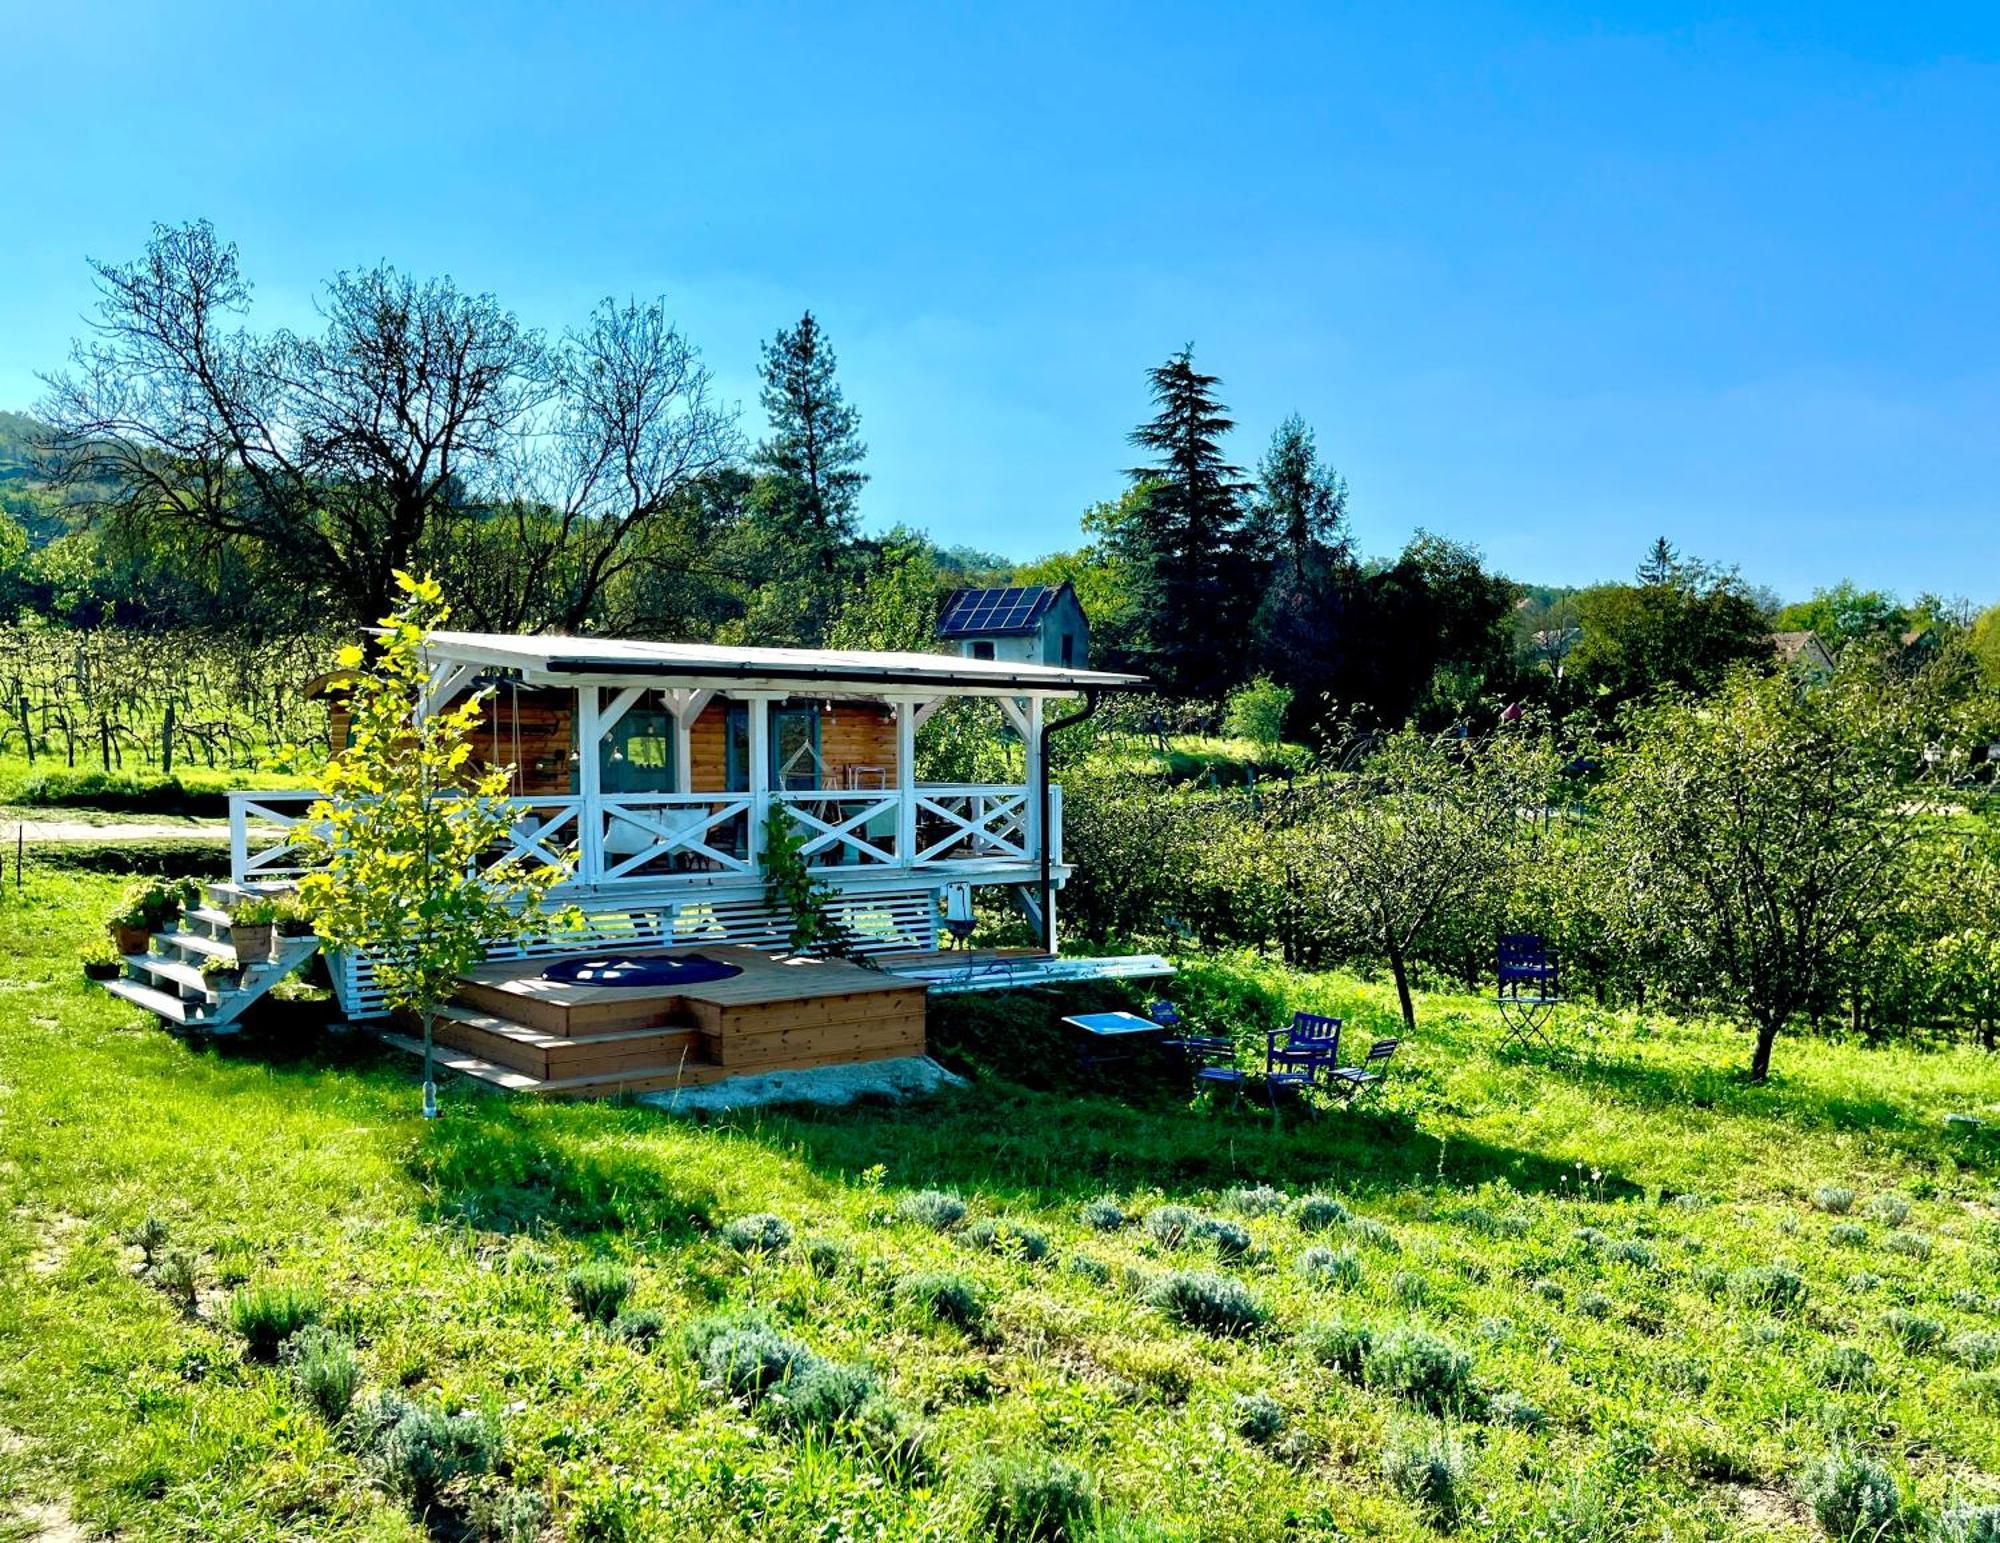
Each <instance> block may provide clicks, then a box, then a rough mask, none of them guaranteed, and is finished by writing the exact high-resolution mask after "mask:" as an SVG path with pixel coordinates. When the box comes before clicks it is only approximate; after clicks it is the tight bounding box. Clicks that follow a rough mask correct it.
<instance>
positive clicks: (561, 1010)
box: [398, 945, 926, 1097]
mask: <svg viewBox="0 0 2000 1543" xmlns="http://www.w3.org/2000/svg"><path fill="white" fill-rule="evenodd" d="M690 953H699V954H701V955H703V956H704V957H706V958H710V959H716V960H721V961H725V962H727V963H730V964H733V965H736V966H737V967H738V968H739V969H740V970H741V972H742V973H741V974H739V975H734V976H731V977H730V978H729V979H727V980H716V981H702V982H698V983H693V984H688V985H677V986H669V987H623V986H592V985H585V984H579V983H574V982H566V981H551V980H545V979H544V978H543V976H542V972H543V970H544V969H546V968H547V966H548V965H549V964H550V963H551V961H549V960H546V959H522V960H510V961H506V962H502V963H496V964H487V965H482V966H480V967H479V968H477V969H475V970H472V971H469V972H468V973H467V974H466V975H464V976H462V977H461V978H460V982H459V988H458V991H457V992H456V994H455V1000H454V1002H453V1003H452V1004H451V1005H450V1006H449V1007H448V1008H447V1009H446V1010H445V1012H444V1013H443V1014H441V1015H440V1017H439V1018H438V1020H437V1022H436V1024H435V1026H434V1032H435V1037H436V1039H437V1041H438V1043H439V1044H441V1045H445V1046H448V1047H449V1048H450V1049H451V1050H452V1051H454V1052H458V1054H457V1055H456V1056H453V1057H451V1058H449V1059H447V1061H446V1064H447V1065H449V1066H451V1067H452V1068H453V1069H454V1070H458V1071H461V1072H464V1073H465V1074H466V1075H468V1076H472V1077H476V1078H479V1079H480V1080H483V1081H486V1082H489V1083H492V1084H493V1085H495V1086H498V1087H504V1088H507V1089H509V1090H512V1091H523V1092H539V1093H552V1094H567V1095H571V1096H575V1095H585V1096H598V1097H602V1096H606V1095H610V1094H616V1093H637V1092H650V1091H657V1090H660V1089H669V1088H676V1087H688V1086H693V1085H696V1084H699V1083H705V1082H714V1081H717V1080H719V1079H720V1078H723V1077H728V1076H733V1075H736V1074H738V1073H743V1072H767V1071H779V1070H790V1069H794V1068H801V1067H814V1066H830V1065H836V1064H840V1063H845V1062H851V1061H873V1060H881V1059H884V1058H886V1057H890V1056H906V1055H922V1054H923V1053H924V997H925V991H926V987H925V985H924V983H923V982H922V981H915V980H909V979H905V978H902V977H899V976H896V975H891V974H886V973H884V972H882V971H880V970H871V969H865V968H863V967H862V966H860V965H854V964H848V963H845V962H843V961H840V960H819V959H799V958H794V957H790V956H786V955H773V954H767V953H763V952H761V951H759V950H757V949H754V948H743V947H736V946H727V945H724V946H713V945H711V946H708V947H703V948H698V949H667V950H650V951H646V952H633V953H629V954H627V955H625V957H630V958H653V957H667V958H672V957H680V956H684V955H686V954H690ZM398 1042H399V1043H402V1042H403V1041H401V1040H400V1039H399V1040H398Z"/></svg>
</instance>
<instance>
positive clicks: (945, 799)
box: [916, 788, 1028, 867]
mask: <svg viewBox="0 0 2000 1543" xmlns="http://www.w3.org/2000/svg"><path fill="white" fill-rule="evenodd" d="M952 805H958V806H959V807H958V808H953V807H951V806H952ZM917 808H918V810H919V812H921V813H924V814H929V815H931V816H933V817H934V818H936V819H940V820H943V821H944V822H945V824H946V825H947V826H948V827H949V829H948V830H947V831H946V833H945V834H944V835H943V836H941V837H939V838H938V839H937V840H935V841H933V842H931V843H930V845H928V846H919V847H918V849H917V854H916V866H918V867H923V866H925V865H927V864H931V863H936V862H951V861H954V860H955V859H953V858H949V857H943V856H941V854H943V853H946V852H949V851H951V849H952V848H953V847H956V846H960V845H967V846H970V848H971V851H970V853H968V854H967V855H969V856H972V857H1017V858H1021V859H1023V860H1025V859H1026V858H1027V856H1028V838H1027V812H1028V795H1027V792H1026V790H1020V791H1015V790H1012V789H1005V790H1003V789H998V788H993V789H962V790H953V791H950V792H942V791H940V792H933V793H929V794H926V795H924V796H922V797H920V798H918V800H917ZM961 810H962V811H963V812H961Z"/></svg>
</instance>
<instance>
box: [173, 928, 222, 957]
mask: <svg viewBox="0 0 2000 1543" xmlns="http://www.w3.org/2000/svg"><path fill="white" fill-rule="evenodd" d="M160 941H161V942H162V943H165V944H166V945H167V946H168V947H170V948H180V949H185V950H186V951H187V952H188V953H191V954H206V955H207V956H208V957H209V958H211V959H228V960H232V961H233V960H234V959H235V958H236V950H235V949H234V948H232V947H231V946H230V945H229V944H227V943H225V942H223V941H222V940H221V939H220V938H205V937H203V936H202V935H201V934H200V933H198V932H163V933H161V934H160Z"/></svg>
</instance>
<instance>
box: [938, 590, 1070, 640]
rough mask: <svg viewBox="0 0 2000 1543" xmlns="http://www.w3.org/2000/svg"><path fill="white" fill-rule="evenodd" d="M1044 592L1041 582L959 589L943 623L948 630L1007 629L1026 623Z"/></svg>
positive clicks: (1032, 617) (1023, 625)
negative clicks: (1006, 586)
mask: <svg viewBox="0 0 2000 1543" xmlns="http://www.w3.org/2000/svg"><path fill="white" fill-rule="evenodd" d="M1045 593H1046V591H1045V590H1044V588H1043V586H1041V585H1038V584H1037V585H1030V586H1025V587H1015V588H1009V589H971V590H962V591H960V593H959V594H958V595H957V596H956V597H955V598H954V600H953V602H952V606H951V609H950V610H949V611H948V612H947V613H946V615H945V618H944V621H943V623H942V626H943V628H944V629H945V630H947V631H950V632H1006V631H1009V630H1012V629H1015V628H1020V627H1025V626H1027V625H1028V624H1029V623H1030V622H1031V621H1032V620H1033V619H1034V615H1035V611H1036V610H1037V608H1038V607H1039V606H1040V605H1041V603H1042V600H1043V596H1044V594H1045Z"/></svg>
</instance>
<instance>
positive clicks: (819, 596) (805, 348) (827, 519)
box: [752, 311, 868, 643]
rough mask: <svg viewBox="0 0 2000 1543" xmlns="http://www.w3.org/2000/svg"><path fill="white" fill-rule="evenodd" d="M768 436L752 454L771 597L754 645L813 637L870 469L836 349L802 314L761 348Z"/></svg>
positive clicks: (835, 588)
mask: <svg viewBox="0 0 2000 1543" xmlns="http://www.w3.org/2000/svg"><path fill="white" fill-rule="evenodd" d="M762 373H763V378H764V385H763V390H762V393H761V399H762V401H763V404H764V411H765V413H766V414H767V415H768V416H769V418H770V420H771V432H770V435H769V436H768V437H767V438H766V439H765V440H764V441H763V442H762V443H761V444H759V445H758V446H757V449H756V453H755V455H754V456H753V457H752V460H753V464H754V465H755V467H756V469H757V471H758V473H759V476H758V481H757V487H756V491H755V494H754V495H753V500H752V508H753V517H754V519H755V521H756V524H757V526H758V532H759V535H760V536H761V538H762V539H761V541H760V545H761V547H762V549H763V559H764V566H765V572H764V578H765V580H766V583H767V586H769V587H770V593H768V594H765V595H760V596H759V597H758V599H757V601H756V602H755V603H754V604H753V610H754V612H755V613H756V615H757V618H758V621H759V625H760V627H761V628H762V629H763V636H761V637H760V638H759V639H758V640H759V641H772V642H798V643H817V642H820V641H821V640H822V639H823V638H824V636H825V634H826V629H827V627H828V625H829V624H830V622H831V620H832V617H833V615H834V613H835V611H836V610H837V609H838V605H839V599H840V593H841V590H842V588H843V584H842V579H843V576H844V574H845V572H846V569H847V567H848V565H849V560H850V558H851V557H852V555H853V551H854V544H855V540H856V536H857V534H858V529H859V522H858V514H857V504H858V502H859V499H860V494H861V488H862V485H863V484H864V483H866V482H867V480H868V474H867V473H866V472H864V471H862V470H861V462H862V459H863V457H864V456H865V455H866V454H867V447H866V446H865V445H864V444H862V442H861V433H860V428H861V415H860V413H859V412H857V411H856V410H855V409H854V408H853V407H852V406H850V405H849V404H848V402H847V401H846V400H845V398H844V397H843V396H842V394H841V390H840V384H839V382H838V381H836V380H835V379H834V356H833V349H832V347H831V346H829V344H828V343H827V341H826V334H825V333H824V332H823V331H822V330H821V329H820V324H819V321H818V320H817V318H815V317H814V316H813V313H812V312H811V311H807V312H806V313H805V315H804V316H802V317H800V318H799V324H798V325H797V326H796V327H788V328H782V329H780V330H779V332H778V335H777V336H776V337H774V338H773V339H772V340H771V341H770V342H768V343H766V344H765V345H764V363H763V371H762Z"/></svg>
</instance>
